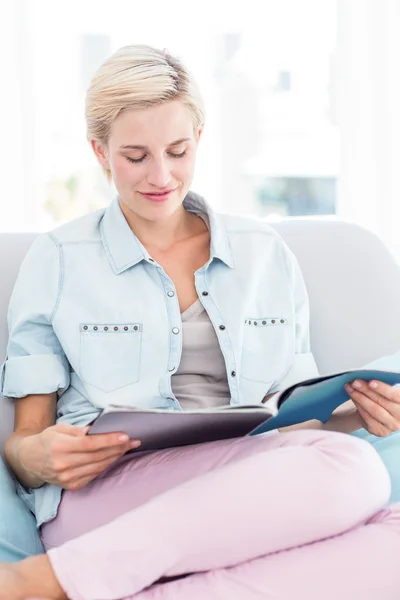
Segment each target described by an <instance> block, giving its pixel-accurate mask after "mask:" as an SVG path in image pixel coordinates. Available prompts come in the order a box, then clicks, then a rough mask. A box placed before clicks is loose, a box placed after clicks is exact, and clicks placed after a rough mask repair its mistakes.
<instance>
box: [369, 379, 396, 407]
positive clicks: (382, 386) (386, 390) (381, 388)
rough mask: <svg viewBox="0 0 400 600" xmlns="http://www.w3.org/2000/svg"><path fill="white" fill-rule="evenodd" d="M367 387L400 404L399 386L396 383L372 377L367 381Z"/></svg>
mask: <svg viewBox="0 0 400 600" xmlns="http://www.w3.org/2000/svg"><path fill="white" fill-rule="evenodd" d="M368 387H369V389H370V390H373V391H374V392H377V393H378V394H380V395H381V396H383V397H384V398H386V400H389V401H391V402H395V403H396V404H400V387H399V386H398V385H388V384H387V383H384V382H383V381H377V380H376V379H373V380H372V381H370V382H369V383H368Z"/></svg>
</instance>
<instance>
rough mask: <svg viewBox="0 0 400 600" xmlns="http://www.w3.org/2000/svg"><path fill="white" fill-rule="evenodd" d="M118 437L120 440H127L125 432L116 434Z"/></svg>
mask: <svg viewBox="0 0 400 600" xmlns="http://www.w3.org/2000/svg"><path fill="white" fill-rule="evenodd" d="M118 439H119V441H120V442H127V441H128V440H129V436H128V435H126V433H123V434H121V435H119V436H118Z"/></svg>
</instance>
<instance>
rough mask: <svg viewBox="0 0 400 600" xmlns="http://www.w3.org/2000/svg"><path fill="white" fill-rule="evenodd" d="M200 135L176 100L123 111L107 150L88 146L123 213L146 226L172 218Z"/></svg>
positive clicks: (188, 177) (190, 175)
mask: <svg viewBox="0 0 400 600" xmlns="http://www.w3.org/2000/svg"><path fill="white" fill-rule="evenodd" d="M200 133H201V132H200V131H198V132H195V131H194V128H193V119H192V116H191V113H190V111H189V109H188V108H187V107H186V106H185V105H184V104H183V103H182V102H180V101H178V100H174V101H170V102H165V103H163V104H159V105H157V106H152V107H149V108H146V109H140V110H138V109H129V110H126V111H123V112H122V113H121V114H120V115H119V116H118V117H117V118H116V119H115V121H114V122H113V124H112V127H111V132H110V137H109V139H108V143H107V146H106V147H103V146H102V145H101V144H99V143H97V142H95V141H93V142H92V146H93V149H94V151H95V153H96V156H97V158H98V160H99V162H100V164H101V165H102V166H103V167H104V168H106V169H109V170H110V171H111V173H112V177H113V181H114V185H115V187H116V189H117V191H118V194H119V197H120V200H121V203H123V204H122V205H121V207H122V209H123V210H124V209H125V210H126V208H129V209H130V210H131V211H133V212H134V213H136V214H137V215H138V216H140V217H141V218H144V219H146V220H150V221H156V220H161V219H165V218H166V217H168V216H170V215H172V214H173V213H174V212H175V211H176V210H177V209H178V208H179V207H180V206H181V204H182V201H183V199H184V198H185V196H186V194H187V192H188V190H189V187H190V184H191V182H192V179H193V174H194V166H195V158H196V150H197V144H198V141H199V138H200ZM124 205H125V206H124Z"/></svg>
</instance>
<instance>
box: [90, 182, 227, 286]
mask: <svg viewBox="0 0 400 600" xmlns="http://www.w3.org/2000/svg"><path fill="white" fill-rule="evenodd" d="M183 206H184V207H185V209H186V210H188V211H190V212H194V213H203V214H206V215H207V216H208V219H209V223H210V235H211V252H210V254H211V259H218V260H221V261H222V262H223V263H225V264H226V265H227V266H229V267H231V268H233V257H232V251H231V248H230V246H229V240H228V235H227V233H226V229H225V227H224V224H223V222H222V220H221V217H220V216H219V215H218V214H217V213H215V212H214V211H213V210H212V208H211V207H210V206H209V204H208V203H207V202H206V201H205V200H204V198H203V197H202V196H199V195H198V194H195V193H194V192H189V193H188V194H187V196H186V197H185V199H184V201H183ZM100 231H101V239H102V242H103V246H104V250H105V252H106V255H107V257H108V260H109V261H110V264H111V266H112V268H113V270H114V272H115V273H117V274H119V273H122V272H123V271H125V270H126V269H129V268H130V267H133V266H134V265H136V264H138V263H139V262H141V261H142V260H145V261H147V262H152V260H151V256H150V255H149V253H148V252H147V250H146V248H145V247H144V246H143V244H142V243H141V242H140V241H139V240H138V238H137V237H136V236H135V234H134V233H133V231H132V230H131V228H130V227H129V225H128V223H127V221H126V219H125V217H124V214H123V212H122V210H121V207H120V204H119V199H118V198H115V199H114V200H113V201H112V202H111V204H110V205H109V206H108V208H107V209H106V211H105V213H104V216H103V218H102V221H101V224H100Z"/></svg>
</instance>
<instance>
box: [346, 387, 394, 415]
mask: <svg viewBox="0 0 400 600" xmlns="http://www.w3.org/2000/svg"><path fill="white" fill-rule="evenodd" d="M356 385H357V387H356V388H355V386H356ZM345 388H346V391H347V393H348V394H349V395H350V397H351V398H352V399H353V398H358V399H359V400H360V401H363V398H368V399H369V400H370V401H372V402H374V403H375V404H376V405H379V406H381V407H382V408H383V409H385V410H386V411H387V412H388V413H389V414H390V415H391V416H392V417H393V418H394V419H400V404H397V403H396V402H392V401H391V400H388V399H387V398H384V397H383V396H381V394H379V393H378V392H375V391H373V390H371V388H370V387H369V386H368V384H367V383H366V382H365V381H358V380H357V381H354V382H353V384H352V385H346V386H345ZM366 408H367V410H368V407H367V406H366Z"/></svg>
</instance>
